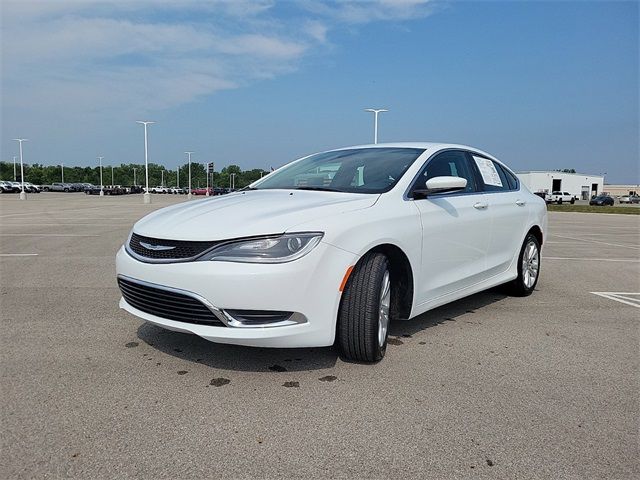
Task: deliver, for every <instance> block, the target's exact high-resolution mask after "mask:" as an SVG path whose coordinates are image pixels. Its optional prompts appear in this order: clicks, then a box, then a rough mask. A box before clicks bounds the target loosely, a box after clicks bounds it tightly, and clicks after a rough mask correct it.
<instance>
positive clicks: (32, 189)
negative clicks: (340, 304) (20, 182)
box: [24, 182, 40, 193]
mask: <svg viewBox="0 0 640 480" xmlns="http://www.w3.org/2000/svg"><path fill="white" fill-rule="evenodd" d="M24 189H25V191H26V192H29V193H40V187H39V186H38V185H34V184H33V183H31V182H24Z"/></svg>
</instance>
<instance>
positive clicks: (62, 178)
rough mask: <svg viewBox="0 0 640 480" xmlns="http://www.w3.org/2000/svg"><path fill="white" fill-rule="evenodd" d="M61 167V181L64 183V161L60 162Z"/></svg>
mask: <svg viewBox="0 0 640 480" xmlns="http://www.w3.org/2000/svg"><path fill="white" fill-rule="evenodd" d="M60 167H61V169H62V170H61V171H62V176H61V177H60V181H61V182H62V183H64V163H60Z"/></svg>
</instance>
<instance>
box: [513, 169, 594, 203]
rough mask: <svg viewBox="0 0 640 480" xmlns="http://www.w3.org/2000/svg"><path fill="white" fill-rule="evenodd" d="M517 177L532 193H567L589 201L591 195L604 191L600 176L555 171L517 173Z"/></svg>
mask: <svg viewBox="0 0 640 480" xmlns="http://www.w3.org/2000/svg"><path fill="white" fill-rule="evenodd" d="M517 175H518V178H519V179H520V181H521V182H522V183H523V184H525V185H526V186H527V188H528V189H529V190H531V191H532V192H533V193H535V192H546V193H551V192H557V191H560V192H569V193H570V194H571V195H575V196H576V197H578V198H579V199H581V200H589V199H590V198H591V197H592V196H593V195H598V194H599V193H602V191H603V189H604V177H603V176H602V175H585V174H582V173H564V172H555V171H532V172H518V173H517Z"/></svg>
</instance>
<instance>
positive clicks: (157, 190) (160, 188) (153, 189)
mask: <svg viewBox="0 0 640 480" xmlns="http://www.w3.org/2000/svg"><path fill="white" fill-rule="evenodd" d="M150 190H151V193H169V188H168V187H165V186H162V185H158V186H157V187H151V188H150Z"/></svg>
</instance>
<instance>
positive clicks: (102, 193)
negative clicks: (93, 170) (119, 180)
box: [98, 157, 104, 197]
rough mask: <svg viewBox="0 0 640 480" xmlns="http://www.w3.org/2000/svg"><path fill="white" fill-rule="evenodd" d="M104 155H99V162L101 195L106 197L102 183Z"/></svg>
mask: <svg viewBox="0 0 640 480" xmlns="http://www.w3.org/2000/svg"><path fill="white" fill-rule="evenodd" d="M103 158H104V157H98V163H99V165H100V196H101V197H104V185H103V184H102V159H103Z"/></svg>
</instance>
